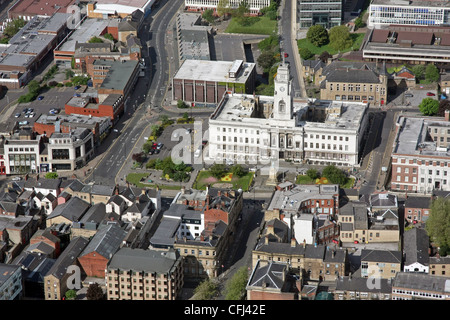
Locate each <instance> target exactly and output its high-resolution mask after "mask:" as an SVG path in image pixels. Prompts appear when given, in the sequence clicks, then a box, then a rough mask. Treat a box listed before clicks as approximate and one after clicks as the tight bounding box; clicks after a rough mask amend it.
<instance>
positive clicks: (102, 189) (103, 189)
mask: <svg viewBox="0 0 450 320" xmlns="http://www.w3.org/2000/svg"><path fill="white" fill-rule="evenodd" d="M115 188H116V187H115V186H105V185H102V184H94V185H92V188H91V194H95V195H100V196H112V195H113V194H114V189H115Z"/></svg>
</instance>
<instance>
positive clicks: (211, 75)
mask: <svg viewBox="0 0 450 320" xmlns="http://www.w3.org/2000/svg"><path fill="white" fill-rule="evenodd" d="M233 64H234V61H207V60H185V61H184V62H183V64H182V65H181V66H180V68H179V69H178V71H177V72H176V74H175V76H174V77H173V78H174V79H193V80H199V81H214V82H228V83H245V82H246V81H247V79H248V77H249V75H250V73H251V71H252V70H253V69H254V68H255V66H256V64H255V63H251V62H244V63H243V64H242V68H241V71H240V72H239V74H238V76H237V77H236V78H230V77H229V76H228V72H229V71H230V69H231V67H232V66H233Z"/></svg>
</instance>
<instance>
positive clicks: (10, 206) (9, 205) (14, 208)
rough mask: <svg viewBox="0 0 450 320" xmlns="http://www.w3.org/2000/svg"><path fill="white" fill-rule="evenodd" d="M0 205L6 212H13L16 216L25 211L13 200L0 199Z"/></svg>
mask: <svg viewBox="0 0 450 320" xmlns="http://www.w3.org/2000/svg"><path fill="white" fill-rule="evenodd" d="M0 207H1V208H2V209H3V210H4V211H6V212H14V213H15V215H16V216H17V215H22V214H24V213H25V211H24V209H23V207H22V206H21V205H19V204H17V203H15V202H9V201H0Z"/></svg>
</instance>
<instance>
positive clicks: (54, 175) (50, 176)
mask: <svg viewBox="0 0 450 320" xmlns="http://www.w3.org/2000/svg"><path fill="white" fill-rule="evenodd" d="M45 179H58V174H57V173H56V172H48V173H47V174H46V175H45Z"/></svg>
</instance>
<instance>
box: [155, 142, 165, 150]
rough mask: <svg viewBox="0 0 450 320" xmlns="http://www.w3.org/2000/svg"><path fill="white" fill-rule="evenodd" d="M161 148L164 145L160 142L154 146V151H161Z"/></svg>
mask: <svg viewBox="0 0 450 320" xmlns="http://www.w3.org/2000/svg"><path fill="white" fill-rule="evenodd" d="M163 146H164V144H163V143H161V142H160V143H158V144H157V145H156V149H158V150H161V149H162V147H163Z"/></svg>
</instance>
